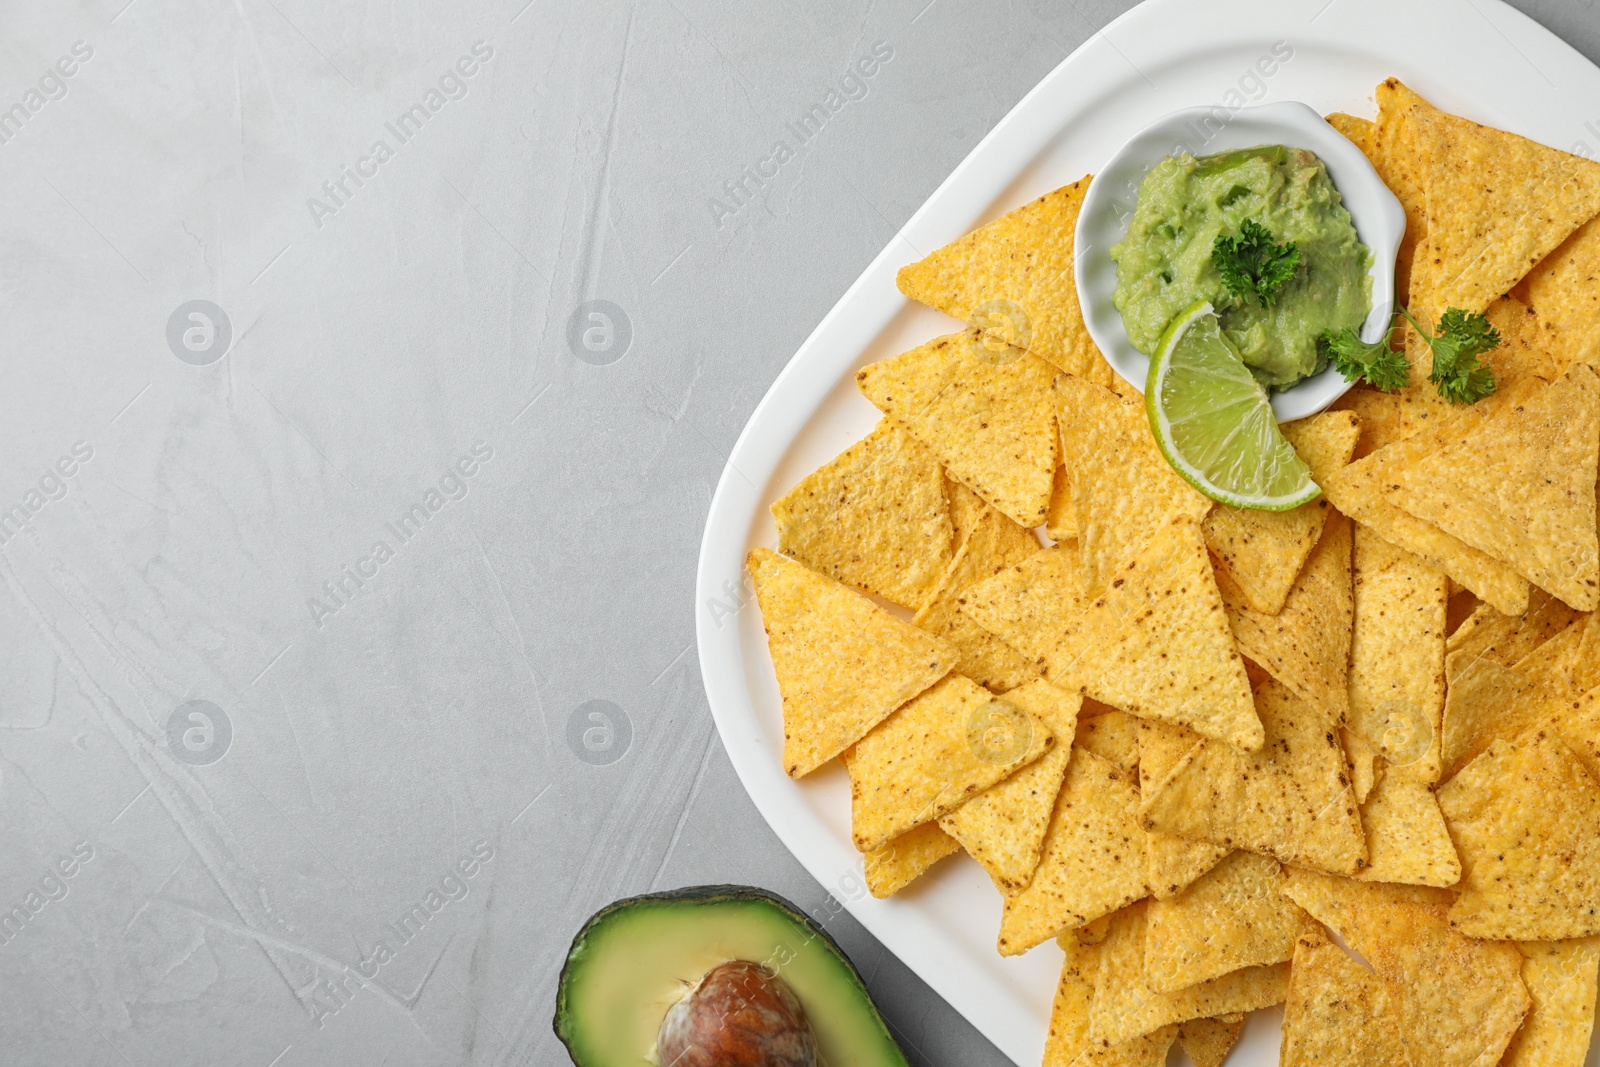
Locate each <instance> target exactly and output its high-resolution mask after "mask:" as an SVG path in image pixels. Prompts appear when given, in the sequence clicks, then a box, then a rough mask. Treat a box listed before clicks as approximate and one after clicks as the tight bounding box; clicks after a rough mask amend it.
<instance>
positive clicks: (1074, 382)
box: [1055, 375, 1211, 594]
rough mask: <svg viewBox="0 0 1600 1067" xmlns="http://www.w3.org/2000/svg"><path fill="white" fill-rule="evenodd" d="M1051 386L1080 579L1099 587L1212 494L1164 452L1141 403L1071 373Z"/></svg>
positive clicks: (1197, 515)
mask: <svg viewBox="0 0 1600 1067" xmlns="http://www.w3.org/2000/svg"><path fill="white" fill-rule="evenodd" d="M1055 389H1056V399H1057V405H1058V407H1057V412H1056V416H1057V420H1058V422H1059V423H1060V427H1061V462H1062V464H1063V465H1064V466H1065V468H1066V471H1067V478H1068V480H1069V481H1070V482H1071V483H1072V506H1073V515H1074V520H1075V521H1074V527H1075V528H1076V530H1077V533H1078V555H1079V558H1080V559H1082V561H1083V572H1084V582H1083V584H1084V588H1085V589H1087V590H1088V591H1089V592H1090V593H1095V594H1098V593H1099V592H1101V591H1102V590H1103V589H1105V587H1106V585H1107V583H1109V582H1110V580H1111V574H1112V572H1113V571H1115V570H1116V569H1117V568H1118V567H1119V566H1121V565H1122V564H1125V563H1127V562H1128V561H1129V560H1131V559H1133V558H1134V557H1135V556H1137V555H1138V554H1139V552H1140V550H1141V549H1142V548H1143V547H1144V546H1145V545H1146V544H1147V543H1148V542H1149V541H1150V540H1151V538H1153V537H1154V536H1155V535H1156V533H1157V531H1159V530H1160V529H1162V528H1163V527H1166V526H1170V525H1171V524H1172V523H1174V522H1178V521H1182V520H1184V519H1190V520H1194V521H1199V520H1200V519H1202V518H1204V517H1205V515H1206V512H1208V511H1210V510H1211V501H1209V500H1207V499H1206V498H1205V497H1203V496H1201V495H1200V494H1199V493H1197V492H1195V490H1194V488H1193V487H1192V486H1190V485H1189V483H1188V482H1186V481H1184V480H1183V479H1182V478H1181V477H1180V476H1179V475H1178V472H1177V471H1175V470H1173V469H1172V465H1171V464H1170V463H1168V462H1167V461H1166V460H1165V459H1164V458H1163V457H1162V455H1161V452H1160V451H1159V450H1158V449H1157V448H1156V441H1155V437H1154V436H1152V435H1151V433H1150V422H1149V419H1148V418H1147V416H1146V415H1145V412H1144V406H1143V405H1142V404H1138V403H1135V402H1134V401H1131V400H1125V399H1123V398H1122V397H1119V396H1117V395H1116V394H1115V393H1112V392H1110V391H1109V390H1106V389H1103V388H1101V387H1100V386H1097V385H1094V384H1092V383H1090V382H1086V381H1084V380H1083V379H1082V378H1074V377H1073V376H1071V375H1062V376H1059V377H1057V378H1056V384H1055Z"/></svg>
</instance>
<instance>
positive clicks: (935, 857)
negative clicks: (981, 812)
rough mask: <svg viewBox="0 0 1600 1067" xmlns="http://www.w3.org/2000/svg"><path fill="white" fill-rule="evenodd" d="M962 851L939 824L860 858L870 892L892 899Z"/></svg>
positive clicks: (919, 828)
mask: <svg viewBox="0 0 1600 1067" xmlns="http://www.w3.org/2000/svg"><path fill="white" fill-rule="evenodd" d="M959 851H961V845H960V843H959V842H957V841H956V839H955V838H953V837H951V836H950V835H949V834H947V833H945V832H944V831H943V830H941V829H940V828H939V824H938V823H934V822H925V823H923V824H922V825H921V826H914V827H912V828H911V829H909V830H907V831H906V832H905V833H903V834H901V835H900V836H899V837H896V838H894V839H893V840H891V841H888V842H886V843H885V844H883V845H882V846H881V847H879V848H878V849H876V850H875V851H873V852H869V853H867V854H866V855H865V856H862V857H861V866H862V869H863V870H864V871H865V872H866V876H867V888H868V889H869V890H871V892H872V895H873V896H875V897H879V898H882V897H892V896H894V895H895V894H896V893H898V892H900V890H902V889H904V888H905V887H906V886H908V885H910V884H911V883H912V882H913V881H915V880H916V879H918V878H920V877H922V875H923V873H924V872H926V871H927V869H928V868H929V867H932V866H933V865H934V864H935V863H938V862H939V861H940V860H942V859H944V858H945V857H946V856H948V855H950V854H952V853H955V852H959Z"/></svg>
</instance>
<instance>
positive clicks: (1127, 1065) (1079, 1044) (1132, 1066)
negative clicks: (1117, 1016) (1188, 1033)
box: [1044, 959, 1178, 1067]
mask: <svg viewBox="0 0 1600 1067" xmlns="http://www.w3.org/2000/svg"><path fill="white" fill-rule="evenodd" d="M1093 999H1094V986H1093V985H1092V984H1091V983H1089V982H1087V981H1085V980H1084V979H1083V978H1082V977H1080V974H1079V970H1078V969H1077V968H1076V967H1074V966H1073V965H1072V961H1071V960H1070V959H1069V961H1068V965H1067V966H1066V967H1064V968H1062V971H1061V982H1060V984H1059V985H1058V986H1057V987H1056V999H1055V1004H1054V1005H1053V1006H1052V1008H1051V1009H1050V1034H1049V1037H1047V1038H1046V1039H1045V1046H1044V1067H1166V1063H1167V1050H1168V1049H1169V1048H1171V1047H1172V1041H1173V1038H1175V1037H1177V1035H1178V1028H1177V1027H1176V1026H1164V1027H1162V1028H1161V1029H1159V1030H1156V1031H1153V1032H1152V1033H1149V1034H1144V1035H1142V1036H1140V1037H1136V1038H1134V1039H1133V1040H1131V1041H1124V1042H1120V1043H1118V1044H1115V1045H1108V1044H1106V1043H1104V1042H1101V1041H1095V1040H1091V1039H1090V1037H1089V1005H1090V1003H1091V1002H1092V1001H1093Z"/></svg>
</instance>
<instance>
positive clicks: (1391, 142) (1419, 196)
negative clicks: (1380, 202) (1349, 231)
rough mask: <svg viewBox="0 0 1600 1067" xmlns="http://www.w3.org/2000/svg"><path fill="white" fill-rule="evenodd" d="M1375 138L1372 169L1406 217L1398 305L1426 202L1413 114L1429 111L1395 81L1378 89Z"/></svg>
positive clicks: (1423, 225) (1422, 231)
mask: <svg viewBox="0 0 1600 1067" xmlns="http://www.w3.org/2000/svg"><path fill="white" fill-rule="evenodd" d="M1374 95H1375V96H1376V97H1377V99H1378V121H1377V131H1376V136H1375V138H1374V140H1373V143H1372V153H1371V159H1372V165H1373V166H1374V167H1375V168H1376V169H1377V171H1378V176H1379V177H1380V178H1382V179H1383V184H1385V185H1387V186H1388V187H1389V188H1390V189H1391V190H1393V191H1394V194H1395V196H1396V197H1398V198H1399V200H1400V206H1401V207H1403V208H1404V209H1405V213H1406V232H1405V237H1404V238H1403V239H1402V241H1401V243H1400V255H1399V257H1398V259H1397V261H1396V263H1395V292H1396V294H1397V295H1398V296H1399V297H1400V298H1401V300H1402V301H1404V300H1405V299H1406V296H1407V294H1408V293H1409V292H1410V275H1411V265H1412V260H1413V258H1414V256H1415V252H1416V247H1417V245H1418V244H1419V243H1420V242H1421V241H1422V240H1423V238H1424V237H1426V236H1427V233H1428V216H1427V202H1426V198H1425V196H1424V193H1423V175H1422V173H1421V171H1422V167H1423V161H1422V160H1421V159H1420V158H1419V157H1418V154H1417V150H1416V121H1415V119H1414V115H1415V112H1416V111H1417V109H1419V108H1427V109H1430V110H1431V105H1429V104H1428V102H1427V101H1426V100H1423V99H1422V97H1420V96H1418V95H1417V94H1416V93H1414V92H1412V91H1411V89H1410V88H1408V87H1407V86H1406V85H1405V84H1404V83H1403V82H1401V81H1400V79H1398V78H1390V79H1388V80H1387V81H1385V82H1384V83H1383V84H1381V85H1379V86H1378V89H1377V92H1376V93H1375V94H1374Z"/></svg>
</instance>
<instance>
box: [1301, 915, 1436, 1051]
mask: <svg viewBox="0 0 1600 1067" xmlns="http://www.w3.org/2000/svg"><path fill="white" fill-rule="evenodd" d="M1278 1063H1279V1065H1280V1067H1413V1064H1412V1061H1411V1058H1410V1057H1409V1056H1408V1055H1407V1054H1406V1043H1405V1040H1404V1039H1403V1038H1402V1036H1401V1032H1400V1015H1399V1006H1398V1004H1397V1003H1396V998H1395V997H1394V995H1393V994H1392V993H1391V992H1390V990H1389V987H1388V986H1387V985H1386V984H1385V983H1384V981H1383V980H1382V979H1380V978H1379V977H1378V976H1377V975H1375V974H1373V973H1372V972H1371V971H1369V970H1367V969H1366V968H1365V967H1363V966H1361V964H1359V963H1357V962H1356V961H1355V960H1353V959H1351V958H1350V957H1349V956H1348V955H1347V954H1346V953H1345V951H1344V950H1343V949H1342V948H1340V947H1339V946H1338V945H1335V944H1334V943H1333V942H1331V941H1329V940H1328V939H1327V938H1326V937H1324V936H1323V934H1322V933H1321V931H1320V930H1319V931H1316V932H1313V933H1309V934H1306V935H1305V936H1304V937H1302V938H1301V939H1300V942H1299V944H1297V945H1296V946H1295V950H1294V965H1293V966H1292V967H1290V968H1289V998H1288V1000H1287V1001H1286V1002H1285V1003H1284V1006H1283V1048H1282V1051H1281V1053H1280V1054H1279V1056H1278Z"/></svg>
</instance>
